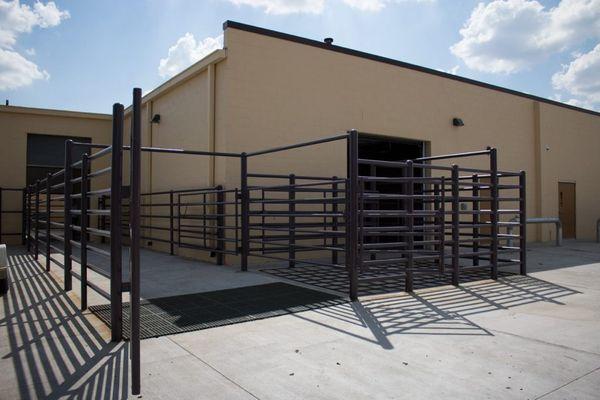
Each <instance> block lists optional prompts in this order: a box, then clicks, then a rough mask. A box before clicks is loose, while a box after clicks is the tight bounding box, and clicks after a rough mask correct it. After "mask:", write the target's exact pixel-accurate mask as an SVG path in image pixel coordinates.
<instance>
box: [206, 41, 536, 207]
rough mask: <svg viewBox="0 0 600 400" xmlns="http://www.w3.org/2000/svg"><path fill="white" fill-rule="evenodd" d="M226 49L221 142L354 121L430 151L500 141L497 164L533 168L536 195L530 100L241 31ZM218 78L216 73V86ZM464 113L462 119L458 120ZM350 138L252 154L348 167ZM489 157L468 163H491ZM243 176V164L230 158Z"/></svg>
mask: <svg viewBox="0 0 600 400" xmlns="http://www.w3.org/2000/svg"><path fill="white" fill-rule="evenodd" d="M225 44H226V46H227V51H228V56H227V59H226V60H225V61H223V62H222V63H220V64H219V71H220V75H221V76H223V85H224V87H223V88H219V86H217V95H218V96H221V97H222V98H221V99H219V97H218V98H217V104H218V107H217V123H216V126H217V134H218V137H219V141H218V143H219V144H221V145H222V146H224V147H225V149H226V150H227V151H252V150H257V149H262V148H268V147H273V146H277V145H283V144H289V143H294V142H300V141H306V140H310V139H314V138H319V137H323V136H328V135H333V134H336V133H340V132H344V131H346V130H348V129H351V128H354V129H357V130H359V131H362V132H368V133H373V134H380V135H386V136H393V137H400V138H408V139H418V140H423V141H427V142H430V151H431V154H445V153H453V152H464V151H471V150H481V149H483V148H485V147H486V146H493V147H497V148H498V152H499V166H500V168H501V169H505V170H516V171H518V170H521V169H523V170H526V171H527V174H528V178H529V182H530V185H529V188H528V202H529V203H528V211H529V214H530V215H534V214H535V212H536V210H535V205H536V203H537V196H536V192H535V191H534V190H533V187H534V185H532V183H533V182H535V181H536V180H537V179H538V177H537V176H536V171H535V162H534V158H533V156H532V155H533V154H534V153H535V150H536V146H535V140H534V132H535V116H534V105H533V102H532V101H530V100H529V99H525V98H521V97H517V96H514V95H510V94H506V93H501V92H498V91H494V90H489V89H485V88H482V87H478V86H474V85H468V84H465V83H462V82H457V81H454V80H450V79H446V78H442V77H437V76H433V75H430V74H425V73H421V72H418V71H413V70H409V69H405V68H399V67H397V66H393V65H389V64H385V63H381V62H375V61H372V60H367V59H363V58H359V57H354V56H350V55H346V54H341V53H336V52H332V51H326V50H323V49H319V48H315V47H312V46H307V45H303V44H299V43H294V42H290V41H285V40H280V39H277V38H272V37H268V36H264V35H258V34H254V33H249V32H246V31H241V30H237V29H228V30H226V33H225ZM220 83H221V81H217V84H218V85H219V84H220ZM453 117H460V118H462V119H463V120H464V122H465V126H464V127H461V128H456V127H453V126H452V123H451V121H452V118H453ZM344 161H345V147H344V144H343V143H339V144H329V145H323V146H320V147H314V148H311V149H307V150H304V151H291V152H287V153H279V154H278V155H277V156H263V157H260V158H256V159H252V160H251V161H250V169H251V170H253V171H257V170H259V171H261V170H262V171H264V170H276V171H279V172H285V173H290V172H294V173H296V174H310V175H314V174H317V175H322V174H327V175H334V174H336V175H340V176H344V174H345V163H344ZM487 162H488V161H487V159H486V158H484V157H482V158H480V159H478V162H477V163H475V164H469V162H465V161H464V160H460V161H458V163H459V164H461V165H462V166H466V167H487ZM226 176H227V178H226V180H227V183H228V185H229V186H231V185H234V184H236V182H237V181H238V179H239V178H238V177H239V167H237V163H236V162H234V161H232V162H229V163H228V166H227V170H226Z"/></svg>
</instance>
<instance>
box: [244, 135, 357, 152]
mask: <svg viewBox="0 0 600 400" xmlns="http://www.w3.org/2000/svg"><path fill="white" fill-rule="evenodd" d="M347 138H348V134H346V133H344V134H342V135H337V136H330V137H326V138H322V139H317V140H311V141H308V142H303V143H296V144H291V145H288V146H280V147H273V148H271V149H267V150H260V151H254V152H250V153H247V154H246V155H247V156H248V157H254V156H261V155H264V154H269V153H276V152H280V151H286V150H292V149H297V148H300V147H307V146H314V145H317V144H323V143H328V142H335V141H337V140H342V139H347Z"/></svg>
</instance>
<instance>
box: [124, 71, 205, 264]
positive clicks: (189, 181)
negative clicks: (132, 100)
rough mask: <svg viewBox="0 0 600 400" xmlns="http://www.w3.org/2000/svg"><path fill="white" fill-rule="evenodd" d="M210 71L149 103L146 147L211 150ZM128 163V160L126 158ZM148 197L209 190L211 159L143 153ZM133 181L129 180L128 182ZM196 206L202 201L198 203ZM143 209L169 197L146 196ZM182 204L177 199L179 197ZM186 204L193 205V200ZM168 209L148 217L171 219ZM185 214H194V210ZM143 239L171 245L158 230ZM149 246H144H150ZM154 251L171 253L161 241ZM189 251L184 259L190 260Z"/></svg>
mask: <svg viewBox="0 0 600 400" xmlns="http://www.w3.org/2000/svg"><path fill="white" fill-rule="evenodd" d="M210 73H212V72H209V70H208V69H204V70H201V71H199V72H197V73H195V75H194V76H193V77H191V78H190V79H188V80H186V82H185V83H184V84H180V85H177V86H175V87H173V88H171V89H169V90H166V91H164V92H163V93H161V94H160V95H159V96H156V97H153V98H152V99H150V100H147V101H145V102H144V104H143V108H142V110H143V112H142V144H143V145H144V146H151V147H161V148H182V149H186V150H208V149H209V148H210V147H211V137H212V135H211V133H210V132H211V124H212V122H211V117H210V115H211V112H212V111H211V110H212V106H211V105H210V86H209V85H210V78H209V74H210ZM155 114H160V116H161V120H160V123H158V124H153V123H150V120H151V119H152V116H153V115H155ZM129 124H130V115H129V114H127V116H126V120H125V126H126V135H125V140H126V141H127V142H128V141H129V137H130V136H129V128H127V127H128V126H129ZM125 158H126V162H128V161H127V160H128V155H126V157H125ZM142 165H143V173H142V187H143V192H146V193H149V192H161V191H166V190H171V189H174V190H176V189H189V188H206V187H209V186H211V185H213V182H212V175H213V172H212V161H211V157H208V156H196V155H178V154H161V153H143V156H142ZM127 181H128V179H127ZM195 200H196V201H197V199H195ZM142 201H143V203H144V204H158V203H161V204H165V203H168V201H169V196H168V195H157V196H144V197H143V200H142ZM175 201H177V195H175ZM183 201H192V200H190V199H187V200H183ZM168 211H169V208H168V207H162V206H154V207H146V208H144V210H143V211H142V214H143V215H167V214H168ZM184 211H186V212H188V213H192V212H194V209H193V208H191V207H185V208H184ZM142 224H143V225H146V226H150V225H151V226H158V227H168V226H169V220H168V219H165V218H149V217H147V218H144V219H143V221H142ZM143 235H144V236H148V237H154V238H158V239H168V232H166V231H164V230H159V229H153V230H149V229H146V230H144V231H143ZM149 241H150V240H144V244H146V245H147V244H148V242H149ZM152 248H154V249H157V250H161V251H168V249H169V245H168V244H166V243H163V242H160V241H158V240H154V241H152ZM188 253H190V252H189V251H187V250H185V249H180V250H178V254H180V255H190V254H188Z"/></svg>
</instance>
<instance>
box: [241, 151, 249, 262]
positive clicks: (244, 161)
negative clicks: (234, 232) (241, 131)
mask: <svg viewBox="0 0 600 400" xmlns="http://www.w3.org/2000/svg"><path fill="white" fill-rule="evenodd" d="M240 164H241V180H242V182H241V203H242V204H241V208H242V221H241V223H242V271H248V256H249V254H250V193H249V192H248V156H247V155H246V153H242V156H241V159H240Z"/></svg>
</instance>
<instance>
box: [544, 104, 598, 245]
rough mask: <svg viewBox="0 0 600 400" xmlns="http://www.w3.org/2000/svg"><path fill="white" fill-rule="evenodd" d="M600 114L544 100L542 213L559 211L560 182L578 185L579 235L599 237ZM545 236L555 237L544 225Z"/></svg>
mask: <svg viewBox="0 0 600 400" xmlns="http://www.w3.org/2000/svg"><path fill="white" fill-rule="evenodd" d="M599 152H600V117H597V116H594V115H590V114H584V113H580V112H577V111H573V110H568V109H565V108H561V107H557V106H554V105H550V104H540V154H541V170H542V181H541V193H542V214H543V215H551V216H557V215H558V182H573V183H575V187H576V195H575V200H576V231H577V232H576V235H577V238H578V239H588V240H591V239H593V238H594V237H595V228H596V220H597V219H598V218H600V156H599ZM542 229H543V230H542V235H543V236H542V239H543V240H550V238H551V237H554V236H553V235H554V233H553V231H554V228H553V227H549V226H547V227H544V228H542Z"/></svg>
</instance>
